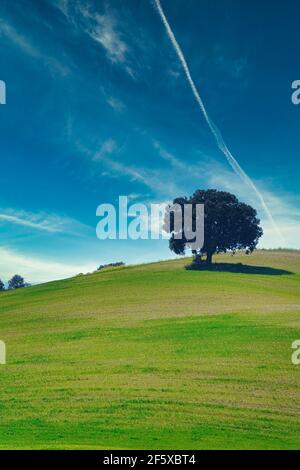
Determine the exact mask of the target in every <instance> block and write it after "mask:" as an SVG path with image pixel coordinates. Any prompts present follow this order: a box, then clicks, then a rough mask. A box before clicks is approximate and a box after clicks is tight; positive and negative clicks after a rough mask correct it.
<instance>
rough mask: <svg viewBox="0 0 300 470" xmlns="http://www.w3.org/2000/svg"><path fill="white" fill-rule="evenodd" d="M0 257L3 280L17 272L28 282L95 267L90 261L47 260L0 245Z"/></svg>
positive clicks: (65, 275)
mask: <svg viewBox="0 0 300 470" xmlns="http://www.w3.org/2000/svg"><path fill="white" fill-rule="evenodd" d="M0 258H1V267H0V278H1V279H2V280H4V281H7V280H8V279H10V278H11V277H12V276H13V275H14V274H16V273H18V274H20V275H21V276H23V277H24V278H25V279H26V281H28V282H32V283H36V282H46V281H52V280H55V279H62V278H67V277H71V276H74V275H76V274H79V273H86V272H90V271H93V270H94V269H95V266H94V265H93V264H92V263H90V264H84V265H81V264H68V263H61V262H57V261H49V260H47V259H43V258H39V257H37V256H34V255H28V254H24V253H20V252H18V251H14V250H12V249H11V248H8V247H0Z"/></svg>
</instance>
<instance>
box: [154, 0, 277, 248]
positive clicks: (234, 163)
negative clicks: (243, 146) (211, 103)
mask: <svg viewBox="0 0 300 470" xmlns="http://www.w3.org/2000/svg"><path fill="white" fill-rule="evenodd" d="M154 3H155V5H156V7H157V10H158V13H159V15H160V17H161V19H162V22H163V24H164V26H165V28H166V31H167V34H168V36H169V38H170V40H171V43H172V45H173V47H174V49H175V52H176V54H177V56H178V59H179V61H180V63H181V65H182V67H183V70H184V73H185V75H186V78H187V80H188V82H189V84H190V87H191V89H192V92H193V94H194V97H195V98H196V101H197V103H198V104H199V106H200V109H201V111H202V113H203V115H204V118H205V120H206V122H207V124H208V127H209V128H210V130H211V132H212V134H213V136H214V137H215V139H216V142H217V145H218V147H219V149H220V150H221V152H223V154H224V155H225V157H226V159H227V161H228V163H229V164H230V166H231V167H232V169H233V171H234V172H235V173H236V174H237V175H238V176H240V178H241V179H242V180H243V181H244V182H245V183H246V184H247V185H248V186H249V187H250V188H251V189H252V190H253V191H254V192H255V194H256V195H257V196H258V198H259V200H260V202H261V205H262V207H263V208H264V210H265V212H266V214H267V216H268V218H269V220H270V222H271V224H272V226H273V227H274V229H275V230H276V232H277V233H278V235H279V236H280V238H281V240H283V237H282V234H281V233H280V230H279V228H278V227H277V225H276V223H275V221H274V219H273V216H272V214H271V212H270V210H269V208H268V206H267V204H266V202H265V200H264V198H263V195H262V194H261V193H260V191H259V190H258V189H257V187H256V186H255V184H254V183H253V181H252V180H251V179H250V178H249V176H248V175H247V173H245V171H244V170H243V169H242V167H241V166H240V164H239V163H238V162H237V160H236V159H235V158H234V156H233V155H232V153H231V152H230V150H229V149H228V147H227V145H226V144H225V142H224V139H223V137H222V134H221V132H220V131H219V129H218V128H217V126H216V125H215V124H214V122H213V121H212V120H211V118H210V117H209V115H208V113H207V111H206V109H205V106H204V104H203V101H202V98H201V96H200V95H199V92H198V90H197V87H196V85H195V83H194V80H193V78H192V75H191V72H190V69H189V66H188V64H187V61H186V60H185V57H184V55H183V52H182V50H181V48H180V46H179V44H178V42H177V39H176V38H175V35H174V33H173V31H172V29H171V26H170V24H169V22H168V20H167V18H166V15H165V13H164V11H163V9H162V6H161V4H160V0H154Z"/></svg>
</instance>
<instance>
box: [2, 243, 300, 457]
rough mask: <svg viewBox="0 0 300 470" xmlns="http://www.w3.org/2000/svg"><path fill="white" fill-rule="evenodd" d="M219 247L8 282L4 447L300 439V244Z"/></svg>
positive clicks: (239, 445)
mask: <svg viewBox="0 0 300 470" xmlns="http://www.w3.org/2000/svg"><path fill="white" fill-rule="evenodd" d="M217 260H218V261H219V262H222V263H227V262H228V263H240V262H242V263H244V264H249V265H252V266H261V267H271V268H273V271H271V270H270V272H269V271H268V270H259V269H258V270H257V269H253V270H252V269H248V270H246V271H245V272H238V271H239V270H240V269H239V268H238V269H236V272H226V270H224V269H223V270H216V271H214V272H210V271H187V270H185V269H184V265H185V264H187V260H182V259H180V260H176V261H167V262H161V263H153V264H145V265H140V266H135V267H128V268H116V269H108V270H104V271H102V272H99V273H95V274H91V275H87V276H78V277H76V278H73V279H68V280H63V281H57V282H52V283H48V284H43V285H39V286H35V287H31V288H26V289H21V290H18V291H15V292H7V293H1V294H0V339H2V340H4V341H5V342H6V345H7V361H8V362H7V365H5V366H0V384H1V387H0V448H2V449H7V448H18V449H20V448H31V449H39V448H47V449H75V448H86V449H89V448H98V449H101V448H109V449H116V448H128V449H140V448H145V449H164V448H170V449H174V448H175V449H223V448H230V449H254V448H256V449H295V448H299V445H300V419H299V417H300V416H299V415H300V380H299V379H300V366H298V367H297V366H294V365H292V363H291V353H292V350H291V344H292V342H293V341H294V340H295V339H300V331H299V330H300V282H299V281H300V252H295V251H294V252H293V251H272V252H268V251H259V252H256V253H255V254H253V255H252V256H250V257H249V256H248V257H247V256H243V255H239V256H236V257H230V256H219V257H217ZM277 270H278V271H277ZM280 270H281V271H280ZM282 270H285V271H290V272H291V273H292V274H288V273H282ZM253 272H255V273H256V274H253Z"/></svg>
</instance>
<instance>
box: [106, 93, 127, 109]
mask: <svg viewBox="0 0 300 470" xmlns="http://www.w3.org/2000/svg"><path fill="white" fill-rule="evenodd" d="M106 102H107V104H108V105H109V106H110V107H111V108H112V109H114V110H115V111H118V112H120V111H123V110H124V108H125V105H124V103H123V102H122V101H121V100H119V99H118V98H115V97H114V96H109V97H108V98H107V99H106Z"/></svg>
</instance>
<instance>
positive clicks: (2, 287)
mask: <svg viewBox="0 0 300 470" xmlns="http://www.w3.org/2000/svg"><path fill="white" fill-rule="evenodd" d="M3 290H5V285H4V283H3V282H2V281H1V279H0V292H1V291H3Z"/></svg>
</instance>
